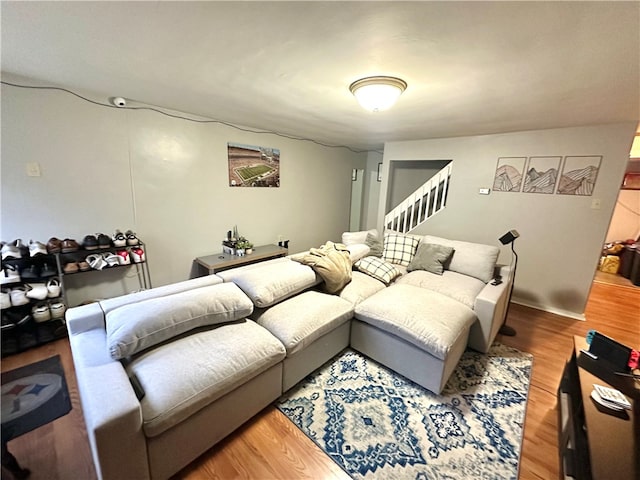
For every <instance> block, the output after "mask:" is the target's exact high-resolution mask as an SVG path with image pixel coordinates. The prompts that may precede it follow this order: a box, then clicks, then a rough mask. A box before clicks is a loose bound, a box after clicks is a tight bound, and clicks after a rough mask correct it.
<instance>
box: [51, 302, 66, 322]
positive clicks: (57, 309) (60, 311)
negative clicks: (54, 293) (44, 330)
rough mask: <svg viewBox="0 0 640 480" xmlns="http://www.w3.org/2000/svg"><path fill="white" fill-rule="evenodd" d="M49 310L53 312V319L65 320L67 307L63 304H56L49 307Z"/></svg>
mask: <svg viewBox="0 0 640 480" xmlns="http://www.w3.org/2000/svg"><path fill="white" fill-rule="evenodd" d="M49 310H51V318H64V312H66V311H67V306H66V305H65V304H64V303H62V302H54V303H52V304H51V305H49Z"/></svg>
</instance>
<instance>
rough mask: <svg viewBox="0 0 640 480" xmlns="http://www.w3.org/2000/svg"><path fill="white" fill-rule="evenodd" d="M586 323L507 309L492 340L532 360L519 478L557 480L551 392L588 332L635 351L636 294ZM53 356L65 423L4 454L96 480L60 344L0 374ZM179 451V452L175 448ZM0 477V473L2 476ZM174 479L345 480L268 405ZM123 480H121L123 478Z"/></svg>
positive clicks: (41, 474) (590, 315) (613, 294)
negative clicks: (503, 326)
mask: <svg viewBox="0 0 640 480" xmlns="http://www.w3.org/2000/svg"><path fill="white" fill-rule="evenodd" d="M585 314H586V318H587V321H586V322H579V321H575V320H571V319H568V318H565V317H560V316H557V315H553V314H550V313H546V312H542V311H539V310H534V309H531V308H528V307H524V306H521V305H516V304H513V305H512V306H511V309H510V311H509V319H508V324H509V325H510V326H512V327H514V328H515V329H516V330H517V335H516V336H515V337H501V336H499V337H498V339H497V340H498V341H500V342H502V343H504V344H506V345H510V346H513V347H515V348H518V349H519V350H522V351H525V352H529V353H532V354H533V355H534V364H533V373H532V379H531V387H530V391H529V402H528V405H527V417H526V422H525V429H524V441H523V448H522V456H521V462H520V477H519V478H520V479H522V480H530V479H544V480H549V479H556V478H558V475H559V472H558V451H557V425H556V417H557V411H556V390H557V388H558V384H559V382H560V376H561V373H562V369H563V368H564V363H565V361H566V360H567V359H568V358H569V356H570V354H571V350H572V348H573V340H572V337H573V335H580V336H584V335H585V334H586V332H587V331H588V330H590V329H596V330H599V331H601V332H602V333H604V334H605V335H608V336H611V337H614V338H616V339H617V340H619V341H620V342H622V343H625V344H627V345H630V346H633V347H635V348H638V347H640V288H638V287H628V286H618V285H607V284H603V283H597V282H596V283H594V284H593V288H592V291H591V296H590V298H589V302H588V305H587V309H586V312H585ZM56 354H59V355H60V356H61V359H62V364H63V366H64V368H65V372H66V376H67V382H68V386H69V393H70V395H71V399H72V404H73V409H72V411H71V413H69V414H68V415H66V416H65V417H62V418H59V419H57V420H55V421H54V422H52V423H50V424H48V425H45V426H43V427H40V428H38V429H36V430H34V431H32V432H30V433H28V434H26V435H23V436H21V437H19V438H17V439H14V440H12V441H11V442H9V449H10V450H11V452H12V453H13V454H14V455H15V456H16V457H17V458H18V460H19V462H20V463H21V465H22V466H25V467H28V468H29V469H31V471H32V474H31V477H30V478H31V479H32V480H41V479H52V480H56V479H65V480H66V479H82V480H85V479H86V480H93V479H95V478H96V474H95V471H94V469H93V464H92V460H91V453H90V450H89V443H88V440H87V435H86V430H85V425H84V421H83V418H82V412H81V407H80V403H79V398H78V389H77V385H76V382H75V377H74V373H73V365H72V360H71V352H70V349H69V343H68V341H67V340H59V341H57V342H54V343H51V344H48V345H44V346H42V347H39V348H37V349H34V350H30V351H27V352H23V353H21V354H19V355H13V356H9V357H7V358H5V359H3V360H2V371H7V370H11V369H13V368H17V367H20V366H22V365H27V364H29V363H32V362H35V361H38V360H41V359H44V358H47V357H50V356H52V355H56ZM176 448H179V446H176ZM3 478H5V477H4V475H3ZM175 478H177V479H189V480H196V479H267V478H274V479H275V478H278V479H280V478H282V479H299V478H300V479H302V478H309V479H348V478H349V477H348V476H347V475H346V474H345V473H344V472H343V471H342V470H341V469H340V468H339V467H338V466H337V465H336V464H335V463H334V462H333V461H331V460H330V459H329V458H328V457H327V456H326V455H325V454H324V453H323V452H322V451H321V450H320V449H319V448H318V447H316V446H315V444H314V443H313V442H312V441H311V440H309V439H308V438H307V437H306V436H305V435H304V434H303V433H302V432H300V431H299V430H298V429H297V428H296V427H294V426H293V424H292V423H291V422H289V420H288V419H287V418H285V417H284V416H283V415H282V414H280V412H279V411H278V410H276V409H275V408H274V407H268V408H266V409H265V410H264V411H263V412H261V413H260V414H259V415H258V416H256V417H255V418H254V419H253V420H251V421H250V422H249V423H247V424H246V425H244V427H242V428H241V429H239V430H237V431H236V432H234V433H233V434H232V435H231V436H229V437H227V438H226V439H225V440H224V441H222V442H221V443H219V444H218V445H216V446H215V447H213V448H212V449H211V450H209V451H208V452H206V453H205V454H204V455H202V456H201V457H200V458H199V459H197V460H196V461H194V462H193V463H192V464H191V465H189V466H188V467H186V468H185V469H184V470H182V471H181V472H179V473H178V474H177V475H176V477H175ZM123 480H124V479H123Z"/></svg>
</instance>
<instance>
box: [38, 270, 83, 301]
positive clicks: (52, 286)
mask: <svg viewBox="0 0 640 480" xmlns="http://www.w3.org/2000/svg"><path fill="white" fill-rule="evenodd" d="M87 266H88V265H87ZM61 292H62V287H61V286H60V279H58V278H52V279H51V280H49V281H48V282H47V298H57V297H59V296H60V293H61Z"/></svg>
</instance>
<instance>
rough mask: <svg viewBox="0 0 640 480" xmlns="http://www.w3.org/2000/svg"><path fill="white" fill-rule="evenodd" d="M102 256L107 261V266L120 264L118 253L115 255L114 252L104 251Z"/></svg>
mask: <svg viewBox="0 0 640 480" xmlns="http://www.w3.org/2000/svg"><path fill="white" fill-rule="evenodd" d="M102 258H103V259H104V261H105V262H107V267H115V266H117V265H120V262H119V260H118V255H116V254H115V253H105V254H103V255H102Z"/></svg>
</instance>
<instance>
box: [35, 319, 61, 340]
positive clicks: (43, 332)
mask: <svg viewBox="0 0 640 480" xmlns="http://www.w3.org/2000/svg"><path fill="white" fill-rule="evenodd" d="M55 329H56V326H55V325H53V323H52V322H46V323H41V324H40V325H38V326H37V327H36V337H37V338H38V343H39V344H42V343H47V342H52V341H53V340H55V339H56V336H55V334H54V332H55Z"/></svg>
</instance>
